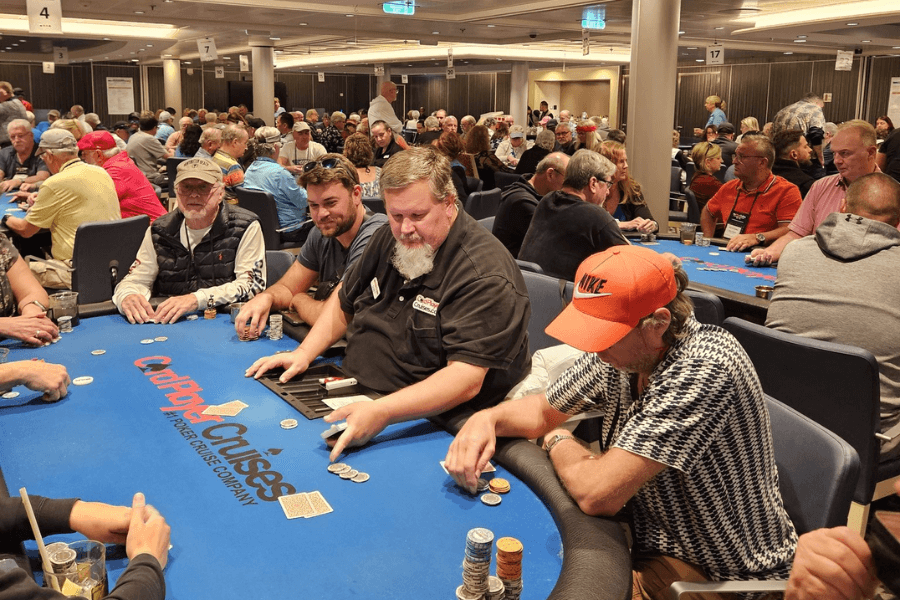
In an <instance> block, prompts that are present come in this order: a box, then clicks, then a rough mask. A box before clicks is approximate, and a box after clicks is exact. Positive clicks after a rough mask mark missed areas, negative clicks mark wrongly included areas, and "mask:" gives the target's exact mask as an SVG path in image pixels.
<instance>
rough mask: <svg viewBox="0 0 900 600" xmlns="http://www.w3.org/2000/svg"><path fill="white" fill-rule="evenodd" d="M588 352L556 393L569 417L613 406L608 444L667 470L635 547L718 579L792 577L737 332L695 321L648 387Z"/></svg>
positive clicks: (753, 386)
mask: <svg viewBox="0 0 900 600" xmlns="http://www.w3.org/2000/svg"><path fill="white" fill-rule="evenodd" d="M630 381H631V376H630V375H629V374H628V373H625V372H622V371H619V370H617V369H615V368H613V367H612V366H610V365H608V364H606V363H604V362H603V361H601V360H600V359H599V358H598V357H597V355H596V354H590V353H589V354H585V356H583V357H582V358H581V359H579V360H578V362H576V363H575V364H574V365H573V366H572V367H571V368H570V369H568V370H567V371H566V372H565V373H563V374H562V376H560V378H559V379H558V380H557V381H555V382H554V383H553V385H552V386H551V387H550V388H549V390H548V391H547V398H548V400H549V401H550V404H551V405H552V406H553V407H554V408H556V409H557V410H559V411H561V412H564V413H567V414H577V413H581V412H585V411H588V410H595V409H601V410H603V411H604V417H603V422H602V427H601V429H602V436H601V439H600V443H601V446H602V450H603V451H604V452H605V451H606V450H608V449H609V448H610V447H615V448H621V449H623V450H626V451H628V452H631V453H633V454H637V455H639V456H644V457H647V458H650V459H652V460H655V461H657V462H660V463H663V464H665V465H667V466H668V467H669V468H667V469H664V470H663V471H661V472H660V473H659V474H658V475H656V477H654V478H653V479H651V480H650V481H648V482H647V483H646V484H644V486H643V487H641V489H640V490H638V492H637V494H635V496H634V499H633V504H634V525H635V531H634V538H635V552H636V553H637V554H641V555H652V554H665V555H668V556H673V557H675V558H678V559H680V560H684V561H687V562H690V563H694V564H696V565H699V566H701V567H703V568H704V569H706V571H707V574H708V575H709V577H710V578H712V579H713V580H730V579H741V578H747V577H752V578H764V579H766V578H768V579H781V578H785V579H786V578H787V575H788V574H789V572H790V567H791V563H792V561H793V557H794V551H795V550H796V545H797V533H796V531H795V529H794V526H793V524H792V523H791V520H790V517H789V516H788V515H787V513H786V512H785V510H784V504H783V502H782V500H781V494H780V492H779V490H778V472H777V469H776V466H775V457H774V451H773V448H772V437H771V432H770V427H769V414H768V411H766V408H765V402H764V398H763V392H762V387H761V386H760V383H759V379H758V378H757V376H756V371H754V369H753V364H752V363H751V362H750V359H749V358H748V357H747V355H746V353H745V352H744V350H743V349H742V348H741V347H740V345H739V344H738V342H737V340H735V339H734V338H733V337H732V336H731V335H730V334H729V333H727V332H726V331H725V330H724V329H721V328H719V327H714V326H711V325H701V324H700V323H698V322H697V321H696V320H695V319H694V318H693V317H691V319H690V320H689V321H688V323H687V335H686V336H685V337H684V338H683V339H681V340H679V341H678V342H677V343H676V344H675V345H674V346H672V348H671V349H670V350H669V352H668V353H667V355H666V357H665V358H664V359H663V361H662V362H661V363H660V364H659V365H658V366H657V368H656V369H655V370H654V372H653V374H652V375H651V376H650V384H649V386H648V387H647V388H646V389H645V390H644V392H643V394H641V395H640V397H639V398H638V399H637V400H632V393H631V383H630Z"/></svg>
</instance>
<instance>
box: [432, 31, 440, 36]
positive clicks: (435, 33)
mask: <svg viewBox="0 0 900 600" xmlns="http://www.w3.org/2000/svg"><path fill="white" fill-rule="evenodd" d="M440 33H441V32H440V31H432V32H431V35H439V34H440Z"/></svg>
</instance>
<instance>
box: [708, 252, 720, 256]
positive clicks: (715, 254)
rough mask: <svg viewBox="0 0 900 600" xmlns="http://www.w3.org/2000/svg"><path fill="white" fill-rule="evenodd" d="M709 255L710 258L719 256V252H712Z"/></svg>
mask: <svg viewBox="0 0 900 600" xmlns="http://www.w3.org/2000/svg"><path fill="white" fill-rule="evenodd" d="M709 255H710V256H718V255H719V253H718V252H710V253H709Z"/></svg>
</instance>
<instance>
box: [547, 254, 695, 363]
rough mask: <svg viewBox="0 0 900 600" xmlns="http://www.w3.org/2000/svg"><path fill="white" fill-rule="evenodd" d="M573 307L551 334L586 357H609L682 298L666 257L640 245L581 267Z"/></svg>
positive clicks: (558, 319) (593, 259)
mask: <svg viewBox="0 0 900 600" xmlns="http://www.w3.org/2000/svg"><path fill="white" fill-rule="evenodd" d="M575 282H576V283H575V290H574V293H573V294H572V302H571V303H570V304H569V306H567V307H566V308H565V310H563V311H562V313H560V315H559V316H558V317H556V319H554V320H553V322H552V323H550V325H548V326H547V329H546V330H545V331H546V332H547V334H548V335H551V336H553V337H554V338H556V339H558V340H559V341H561V342H563V343H565V344H568V345H570V346H574V347H575V348H578V349H579V350H583V351H585V352H603V351H604V350H607V349H608V348H609V347H610V346H612V345H613V344H615V343H616V342H618V341H619V340H621V339H622V338H623V337H625V336H626V335H628V332H629V331H631V330H632V329H634V328H635V327H637V324H638V322H639V321H640V320H641V319H643V318H644V317H646V316H648V315H650V314H651V313H652V312H653V311H655V310H656V309H658V308H662V307H664V306H665V305H667V304H668V303H669V302H671V301H672V300H673V299H674V298H675V295H676V294H677V293H678V284H677V283H676V282H675V269H674V267H673V266H672V263H671V262H670V261H669V260H668V259H667V258H665V257H664V256H662V255H660V254H657V253H656V252H654V251H653V250H650V249H648V248H641V247H638V246H614V247H612V248H610V249H608V250H605V251H603V252H599V253H597V254H593V255H591V256H589V257H588V258H587V259H585V261H584V262H582V263H581V265H580V266H579V267H578V272H577V274H576V275H575Z"/></svg>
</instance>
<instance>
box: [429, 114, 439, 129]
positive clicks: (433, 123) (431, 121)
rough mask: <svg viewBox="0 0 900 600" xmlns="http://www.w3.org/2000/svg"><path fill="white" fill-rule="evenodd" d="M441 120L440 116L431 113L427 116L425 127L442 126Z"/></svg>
mask: <svg viewBox="0 0 900 600" xmlns="http://www.w3.org/2000/svg"><path fill="white" fill-rule="evenodd" d="M440 126H441V122H440V121H438V118H437V117H435V116H434V115H429V116H427V117H425V129H434V128H435V127H440Z"/></svg>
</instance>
